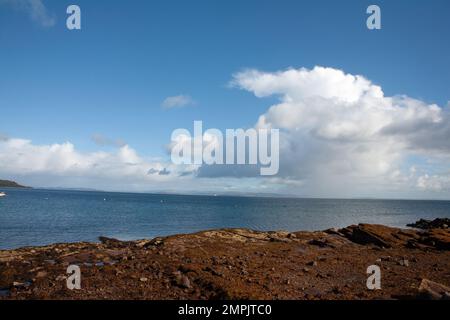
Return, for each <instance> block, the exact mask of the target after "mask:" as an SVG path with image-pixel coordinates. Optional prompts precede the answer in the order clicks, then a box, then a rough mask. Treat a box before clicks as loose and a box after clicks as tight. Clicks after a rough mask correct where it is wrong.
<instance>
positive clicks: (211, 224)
mask: <svg viewBox="0 0 450 320" xmlns="http://www.w3.org/2000/svg"><path fill="white" fill-rule="evenodd" d="M0 191H5V192H6V194H7V195H6V196H5V197H0V249H14V248H19V247H25V246H41V245H47V244H52V243H64V242H78V241H98V237H99V236H106V237H112V238H117V239H120V240H134V239H144V238H153V237H156V236H166V235H172V234H180V233H191V232H196V231H201V230H208V229H219V228H250V229H254V230H263V231H270V230H287V231H299V230H325V229H328V228H340V227H345V226H349V225H352V224H358V223H375V224H383V225H388V226H394V227H406V224H408V223H412V222H415V221H417V220H419V219H421V218H424V219H434V218H438V217H442V218H444V217H450V201H431V200H430V201H425V200H379V199H306V198H272V197H270V198H269V197H241V196H201V195H168V194H144V193H118V192H100V191H98V192H97V191H73V190H44V189H15V188H8V189H3V190H0Z"/></svg>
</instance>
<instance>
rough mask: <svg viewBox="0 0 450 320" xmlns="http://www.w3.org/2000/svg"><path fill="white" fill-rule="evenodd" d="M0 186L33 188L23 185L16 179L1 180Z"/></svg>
mask: <svg viewBox="0 0 450 320" xmlns="http://www.w3.org/2000/svg"><path fill="white" fill-rule="evenodd" d="M0 188H31V187H27V186H22V185H20V184H18V183H17V182H15V181H10V180H0Z"/></svg>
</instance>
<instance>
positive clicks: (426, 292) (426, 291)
mask: <svg viewBox="0 0 450 320" xmlns="http://www.w3.org/2000/svg"><path fill="white" fill-rule="evenodd" d="M419 294H420V296H422V297H424V298H426V299H431V300H450V288H449V287H447V286H444V285H443V284H440V283H437V282H434V281H430V280H428V279H423V280H422V282H421V283H420V286H419Z"/></svg>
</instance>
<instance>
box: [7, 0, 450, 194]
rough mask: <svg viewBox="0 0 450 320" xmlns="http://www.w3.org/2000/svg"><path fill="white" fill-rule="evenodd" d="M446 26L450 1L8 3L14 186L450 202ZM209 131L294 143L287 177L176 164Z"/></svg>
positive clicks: (449, 29)
mask: <svg viewBox="0 0 450 320" xmlns="http://www.w3.org/2000/svg"><path fill="white" fill-rule="evenodd" d="M71 4H76V5H78V6H79V7H80V8H81V30H68V29H67V28H66V19H67V17H68V14H67V13H66V9H67V7H68V6H69V5H71ZM371 4H377V5H378V6H379V7H380V8H381V23H382V28H381V30H369V29H368V28H367V26H366V19H367V18H368V16H369V15H368V14H367V13H366V9H367V7H368V6H369V5H371ZM449 14H450V2H448V1H447V0H433V1H422V0H415V1H406V0H397V1H364V0H346V1H331V0H330V1H324V0H319V1H299V0H295V1H294V0H293V1H287V0H280V1H274V0H258V1H257V0H246V1H237V0H228V1H222V0H218V1H206V0H189V1H181V0H180V1H175V0H169V1H167V0H164V1H158V0H155V1H144V0H133V1H124V0H114V1H100V0H95V1H92V0H89V1H83V0H80V1H70V2H69V1H64V0H0V179H2V178H3V179H12V180H16V181H19V182H20V183H23V184H27V185H31V186H34V187H67V188H93V189H102V190H109V191H132V192H175V193H218V194H222V193H224V194H228V193H233V194H279V195H283V196H299V197H337V198H341V197H345V198H360V197H370V198H372V197H376V198H412V199H447V200H449V199H450V167H449V163H450V161H449V160H450V144H449V142H448V141H450V140H449V139H450V115H449V100H450V59H449V58H448V52H449V51H450V50H449V49H450V38H449V37H448V34H449V33H450V17H449ZM195 120H201V121H203V125H204V127H205V128H218V129H220V130H225V129H228V128H231V129H235V128H244V129H247V128H277V129H280V132H281V134H280V170H279V173H278V174H277V175H276V176H272V177H261V176H260V175H257V174H253V173H252V172H247V171H246V168H244V169H243V170H236V169H235V168H229V167H219V166H217V165H216V166H212V167H206V166H205V165H202V166H192V165H175V164H174V163H172V162H171V159H170V144H171V134H172V132H173V131H174V130H175V129H177V128H186V129H188V130H190V131H192V130H193V122H194V121H195ZM250 171H251V170H250Z"/></svg>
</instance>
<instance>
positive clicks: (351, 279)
mask: <svg viewBox="0 0 450 320" xmlns="http://www.w3.org/2000/svg"><path fill="white" fill-rule="evenodd" d="M421 224H422V226H425V224H424V223H423V222H421ZM443 225H445V226H443ZM426 226H431V227H430V228H428V227H427V228H424V229H397V228H390V227H386V226H382V225H368V224H360V225H353V226H349V227H347V228H343V229H340V230H337V229H330V230H325V231H317V232H292V233H289V232H282V231H279V232H258V231H252V230H247V229H223V230H212V231H204V232H199V233H194V234H187V235H174V236H169V237H164V238H155V239H152V240H138V241H119V240H115V239H109V238H104V237H101V238H100V242H99V243H70V244H54V245H50V246H46V247H33V248H21V249H17V250H7V251H0V300H1V299H308V300H310V299H314V300H316V299H449V297H450V295H449V290H450V289H449V288H448V287H449V286H450V251H449V250H450V230H449V228H448V222H447V223H442V224H439V223H436V224H433V223H428V224H426ZM69 265H78V266H79V267H80V270H81V289H80V290H69V289H68V288H67V280H66V279H67V277H68V276H69V275H68V274H67V273H66V270H67V267H68V266H69ZM370 265H377V266H379V267H380V269H381V289H380V290H368V289H367V286H366V281H367V278H368V276H369V275H368V274H367V273H366V271H367V267H368V266H370Z"/></svg>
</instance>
